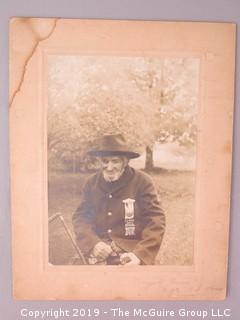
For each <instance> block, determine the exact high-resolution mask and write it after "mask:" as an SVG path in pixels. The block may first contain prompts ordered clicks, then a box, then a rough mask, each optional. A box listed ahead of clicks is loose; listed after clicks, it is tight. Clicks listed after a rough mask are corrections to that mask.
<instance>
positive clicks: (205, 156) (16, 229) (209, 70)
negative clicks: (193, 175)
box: [10, 19, 235, 300]
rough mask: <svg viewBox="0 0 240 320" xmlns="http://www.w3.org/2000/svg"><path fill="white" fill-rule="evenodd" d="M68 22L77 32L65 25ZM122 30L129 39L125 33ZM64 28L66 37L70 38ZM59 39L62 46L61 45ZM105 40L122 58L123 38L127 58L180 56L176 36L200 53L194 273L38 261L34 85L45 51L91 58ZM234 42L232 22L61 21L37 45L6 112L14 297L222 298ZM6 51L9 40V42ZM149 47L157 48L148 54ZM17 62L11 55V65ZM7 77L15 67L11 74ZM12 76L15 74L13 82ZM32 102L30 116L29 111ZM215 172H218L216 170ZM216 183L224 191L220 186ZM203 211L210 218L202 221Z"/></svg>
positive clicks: (42, 137) (40, 209)
mask: <svg viewBox="0 0 240 320" xmlns="http://www.w3.org/2000/svg"><path fill="white" fill-rule="evenodd" d="M34 20H35V21H36V20H38V22H39V23H40V24H41V23H44V20H49V19H34ZM16 21H18V20H17V19H13V20H12V23H11V30H12V32H11V36H12V35H13V33H14V32H16V30H15V31H14V32H13V30H14V24H15V23H16ZM73 25H74V28H73V27H71V26H73ZM126 25H127V30H128V33H127V34H126V33H124V31H123V30H122V28H123V27H124V28H126ZM177 27H178V28H177ZM124 28H123V29H124ZM69 30H71V31H72V33H71V36H69V37H68V38H67V36H66V35H67V34H69V33H68V32H67V31H69ZM125 31H126V30H125ZM173 31H175V32H177V33H178V34H179V36H180V38H177V37H176V35H175V34H173ZM64 32H65V40H66V41H65V42H64V44H63V41H62V39H63V38H62V34H64ZM216 32H217V34H221V37H220V39H218V38H216V40H215V42H214V43H213V41H212V37H213V34H216ZM139 33H140V34H145V35H146V33H147V35H148V37H147V38H146V39H147V40H146V41H143V43H141V42H134V43H130V41H131V40H132V37H133V36H135V37H136V35H138V34H139ZM196 34H197V36H196ZM86 35H87V37H88V38H86ZM159 35H161V42H159V43H156V42H155V39H156V38H157V39H158V36H159ZM169 35H170V37H169V38H167V37H168V36H169ZM76 36H80V38H81V40H82V41H79V43H74V41H73V39H74V37H75V39H76ZM123 36H124V37H123ZM109 38H111V39H114V41H115V42H114V45H115V46H116V47H118V50H116V48H114V50H115V51H114V52H118V53H120V54H119V55H121V50H124V48H121V49H120V48H119V44H120V40H121V41H122V39H123V38H124V39H125V40H124V45H125V46H127V45H128V47H129V44H130V48H132V46H133V48H132V49H129V50H130V52H132V53H133V54H132V56H133V55H134V56H135V55H136V52H139V53H141V56H142V55H143V54H146V53H147V52H148V53H149V52H156V54H157V52H159V54H160V52H161V54H162V53H163V52H173V51H175V52H183V51H185V50H183V43H182V42H181V39H184V41H185V42H184V46H185V47H187V48H188V50H186V52H188V53H189V54H192V55H194V54H199V55H200V56H201V57H202V58H201V72H202V75H201V79H200V80H201V90H200V91H201V97H200V101H201V102H200V105H201V108H200V110H199V117H198V118H199V124H200V126H199V130H198V151H197V152H198V161H197V184H196V212H195V213H196V216H195V217H196V219H197V221H198V222H197V227H196V228H197V229H195V239H196V243H195V245H196V247H195V254H196V252H197V255H196V256H195V264H194V266H193V267H184V266H179V267H174V266H144V267H128V268H126V267H125V268H122V267H114V266H107V268H106V267H104V266H102V267H101V266H94V267H92V266H52V265H49V264H46V263H45V264H44V263H43V261H44V257H45V254H46V251H45V254H44V248H46V234H45V235H44V233H42V232H44V230H47V228H46V227H47V226H46V223H47V220H46V215H47V212H48V210H47V189H46V187H47V176H46V170H47V168H46V166H47V162H46V107H45V108H43V105H45V106H46V99H45V98H44V102H43V104H42V97H43V90H45V92H46V88H45V87H44V86H45V85H46V82H45V81H44V82H42V81H41V79H44V75H43V74H42V72H43V70H44V69H43V61H44V54H49V53H50V52H53V51H55V52H56V50H57V52H63V51H64V47H65V48H66V47H70V48H72V47H71V45H73V43H74V46H75V51H74V50H73V52H76V50H77V52H82V53H83V55H84V54H86V52H87V51H88V52H95V54H96V52H99V51H101V48H102V46H106V45H107V42H108V41H109ZM104 39H105V40H104ZM164 40H165V41H164ZM174 40H175V42H174ZM199 40H200V41H199ZM234 40H235V25H234V24H226V23H225V24H220V23H197V22H193V23H191V22H159V21H123V20H121V21H120V20H119V21H117V20H115V21H113V20H70V19H59V23H58V26H57V27H56V29H55V31H54V33H53V34H52V35H51V38H48V39H46V40H44V41H42V42H41V43H39V45H38V48H37V50H36V51H35V53H34V55H33V56H32V60H31V65H29V68H28V69H27V70H26V76H25V84H24V87H22V90H21V92H19V94H18V97H17V99H15V101H14V103H13V105H12V106H11V109H10V135H11V169H12V171H11V182H12V190H11V192H12V217H13V218H12V229H13V275H14V281H13V289H14V296H15V297H16V298H17V299H43V300H45V299H46V300H51V299H62V300H71V299H75V300H77V299H80V300H89V299H91V300H96V299H102V300H114V299H116V300H128V299H132V300H133V299H134V300H153V299H159V300H179V299H181V300H183V299H185V300H201V299H205V300H209V299H211V300H218V299H224V298H225V293H226V276H227V248H228V228H229V201H230V183H231V179H230V178H231V144H232V142H231V141H232V121H233V93H234V52H235V41H234ZM75 42H76V41H75ZM13 44H14V43H13V42H12V43H11V45H13ZM96 44H97V45H96ZM121 44H122V43H121ZM78 45H80V48H79V47H78ZM63 46H64V47H63ZM83 46H84V47H83ZM94 46H95V47H94ZM98 46H99V47H98ZM108 46H109V43H108ZM134 46H135V47H134ZM149 46H150V48H152V47H153V48H155V49H154V50H152V49H151V50H149ZM11 49H12V47H11V46H10V50H11ZM93 49H94V50H93ZM85 50H86V51H85ZM105 50H107V49H106V47H104V51H105ZM111 50H112V49H111V48H109V47H108V50H107V51H108V53H111V55H112V54H113V53H112V52H113V51H111ZM101 52H103V51H101ZM16 55H17V54H16V53H15V56H14V52H13V53H12V56H11V63H12V67H13V66H14V59H15V61H16ZM223 62H224V64H223ZM13 70H14V68H12V72H13ZM220 71H221V72H224V74H225V75H226V76H225V77H224V78H221V77H219V72H220ZM220 74H221V73H220ZM36 75H37V76H38V78H37V81H36ZM13 77H14V75H13V74H12V75H11V83H12V78H13ZM34 79H35V82H34ZM203 79H204V81H203ZM214 79H217V80H218V81H217V83H216V82H214V81H213V80H214ZM220 89H221V90H220ZM210 101H211V104H210ZM33 105H34V106H35V109H34V108H31V106H33ZM44 110H45V111H44ZM216 112H217V113H216ZM216 114H217V116H216ZM214 115H215V116H214ZM226 115H227V116H226ZM29 121H30V122H32V123H31V126H30V128H31V129H32V130H31V135H29V130H28V129H29V128H26V123H28V122H29ZM213 127H214V129H215V130H216V131H217V132H218V131H219V130H220V131H221V133H223V134H224V136H222V135H220V134H217V135H216V136H214V137H213V136H212V135H211V133H212V129H213ZM44 128H45V129H44ZM209 136H210V138H209ZM206 137H208V139H209V140H208V141H207V140H206ZM39 147H40V150H39ZM30 151H32V152H34V154H35V156H34V157H29V155H30ZM216 169H221V170H220V171H219V170H218V171H216ZM212 172H213V173H212ZM219 182H221V183H222V184H221V185H219ZM24 187H25V188H24ZM212 187H214V189H215V190H216V191H217V194H216V198H210V197H209V190H210V191H211V190H212ZM26 190H27V191H28V193H26ZM204 205H205V206H206V207H205V206H204ZM34 208H35V210H33V209H34ZM203 209H205V210H203ZM206 209H208V210H206ZM208 212H211V214H212V215H211V216H210V215H209V214H207V213H208ZM203 214H204V216H202V215H203ZM203 218H204V219H203ZM23 222H24V223H23ZM41 227H42V230H41ZM24 231H25V232H24ZM209 231H211V232H212V233H213V234H212V235H209V234H208V233H207V232H209ZM29 232H32V234H33V238H32V242H31V243H29ZM209 240H210V242H209ZM206 247H207V248H208V251H207V252H206ZM213 257H214V258H215V259H213V260H214V261H212V258H213ZM45 261H46V260H45ZM160 270H161V272H160ZM30 272H31V276H29V273H30ZM43 284H44V285H43ZM119 284H120V285H119Z"/></svg>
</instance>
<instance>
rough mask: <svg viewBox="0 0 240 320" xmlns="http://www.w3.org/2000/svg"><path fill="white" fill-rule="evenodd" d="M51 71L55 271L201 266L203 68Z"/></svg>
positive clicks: (161, 65)
mask: <svg viewBox="0 0 240 320" xmlns="http://www.w3.org/2000/svg"><path fill="white" fill-rule="evenodd" d="M47 66H48V118H47V119H48V203H49V262H50V263H52V264H54V265H68V264H90V265H99V264H101V265H124V264H126V265H132V264H133V265H152V264H157V265H192V264H193V257H194V246H193V244H194V225H193V220H194V196H195V168H196V143H197V110H198V104H199V97H198V94H199V67H200V60H199V59H197V58H189V57H187V58H186V57H178V58H176V57H175V58H173V57H171V56H170V57H162V58H151V57H112V56H109V57H97V56H95V57H94V56H89V57H86V56H67V55H65V56H55V55H52V56H49V58H48V64H47Z"/></svg>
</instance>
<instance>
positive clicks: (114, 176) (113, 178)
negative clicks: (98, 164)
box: [103, 168, 125, 182]
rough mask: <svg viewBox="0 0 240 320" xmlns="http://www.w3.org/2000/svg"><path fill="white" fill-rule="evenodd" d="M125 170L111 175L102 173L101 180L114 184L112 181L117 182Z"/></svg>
mask: <svg viewBox="0 0 240 320" xmlns="http://www.w3.org/2000/svg"><path fill="white" fill-rule="evenodd" d="M124 170H125V168H123V169H122V171H120V172H117V173H115V174H111V175H108V173H107V172H105V171H103V178H104V180H106V181H107V182H114V181H117V180H118V179H119V178H120V177H121V175H122V174H123V172H124Z"/></svg>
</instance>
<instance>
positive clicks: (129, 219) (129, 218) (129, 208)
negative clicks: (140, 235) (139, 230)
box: [123, 198, 136, 236]
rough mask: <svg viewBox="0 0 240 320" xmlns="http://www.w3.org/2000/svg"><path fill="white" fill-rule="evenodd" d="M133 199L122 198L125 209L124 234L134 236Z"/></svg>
mask: <svg viewBox="0 0 240 320" xmlns="http://www.w3.org/2000/svg"><path fill="white" fill-rule="evenodd" d="M134 202H135V200H134V199H130V198H128V199H124V200H123V203H124V210H125V236H135V227H136V226H135V221H134Z"/></svg>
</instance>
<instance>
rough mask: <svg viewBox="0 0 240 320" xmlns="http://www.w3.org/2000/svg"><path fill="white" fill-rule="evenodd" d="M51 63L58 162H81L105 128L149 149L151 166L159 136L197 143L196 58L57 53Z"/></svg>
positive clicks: (51, 120) (51, 122)
mask: <svg viewBox="0 0 240 320" xmlns="http://www.w3.org/2000/svg"><path fill="white" fill-rule="evenodd" d="M50 65H51V68H50V72H49V79H50V81H49V84H50V87H49V112H48V145H49V159H52V162H53V163H54V162H57V161H65V162H66V161H69V159H74V160H72V163H74V165H73V167H76V165H75V162H76V159H77V161H80V160H81V159H83V158H84V155H85V153H86V150H88V149H89V148H92V147H93V146H94V141H96V139H97V138H98V137H99V136H101V135H102V134H104V133H116V132H117V133H122V134H123V135H124V136H126V138H127V140H128V141H129V142H130V144H131V146H132V147H133V148H134V149H138V148H143V147H144V148H146V168H147V169H152V168H153V155H152V147H153V144H154V142H155V141H159V142H161V143H164V142H167V141H175V140H177V141H179V143H186V141H188V142H189V141H190V142H191V143H192V144H194V143H195V138H196V137H195V132H196V121H195V120H196V101H197V75H198V73H197V71H198V68H197V62H196V61H194V59H164V60H163V59H155V58H154V59H153V58H127V57H126V58H119V57H111V58H109V57H100V58H96V57H85V58H83V57H80V58H79V57H78V58H77V57H72V58H70V57H68V58H67V57H57V58H56V57H55V59H53V61H52V64H50ZM66 79H67V80H66ZM64 159H65V160H64Z"/></svg>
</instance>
